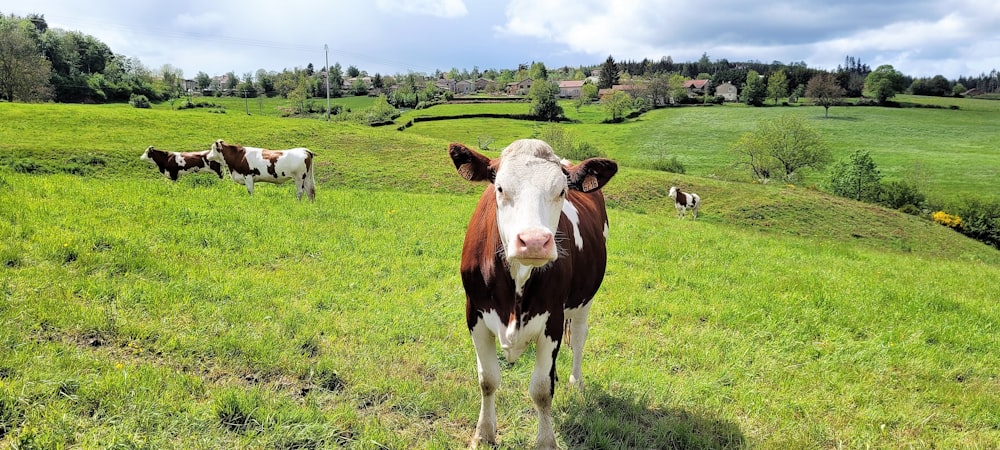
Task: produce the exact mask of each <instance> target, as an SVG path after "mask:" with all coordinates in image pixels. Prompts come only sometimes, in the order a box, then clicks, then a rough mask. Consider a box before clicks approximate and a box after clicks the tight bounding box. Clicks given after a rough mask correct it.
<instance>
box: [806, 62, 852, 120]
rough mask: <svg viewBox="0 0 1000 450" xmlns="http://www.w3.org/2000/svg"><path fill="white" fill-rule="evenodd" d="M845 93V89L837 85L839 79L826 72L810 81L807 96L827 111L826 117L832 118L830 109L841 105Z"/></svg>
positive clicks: (807, 85) (807, 86)
mask: <svg viewBox="0 0 1000 450" xmlns="http://www.w3.org/2000/svg"><path fill="white" fill-rule="evenodd" d="M844 92H845V91H844V88H842V87H840V85H839V84H837V78H836V77H835V76H834V75H833V74H832V73H825V72H824V73H820V74H817V75H816V76H814V77H812V78H810V79H809V83H807V84H806V92H805V94H806V97H809V98H811V99H813V103H816V104H817V105H820V106H822V107H823V108H824V109H825V113H824V117H830V107H831V106H833V105H836V104H838V103H840V99H841V98H843V97H844Z"/></svg>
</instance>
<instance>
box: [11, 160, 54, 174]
mask: <svg viewBox="0 0 1000 450" xmlns="http://www.w3.org/2000/svg"><path fill="white" fill-rule="evenodd" d="M11 169H14V172H17V173H37V174H42V173H48V172H49V170H48V169H47V168H46V167H45V166H43V165H41V164H39V163H38V162H36V161H35V160H33V159H30V158H29V159H18V160H15V161H14V162H13V163H11Z"/></svg>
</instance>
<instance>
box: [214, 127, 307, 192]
mask: <svg viewBox="0 0 1000 450" xmlns="http://www.w3.org/2000/svg"><path fill="white" fill-rule="evenodd" d="M313 156H314V155H313V152H311V151H309V149H307V148H302V147H299V148H292V149H288V150H268V149H264V148H256V147H244V146H242V145H233V144H227V143H226V142H225V141H223V140H222V139H219V140H217V141H215V143H213V144H212V149H211V150H209V151H208V156H207V157H208V159H209V160H212V161H218V162H220V163H225V164H226V166H228V167H229V175H230V176H231V177H232V178H233V181H234V182H237V183H241V184H243V185H245V186H246V187H247V192H249V193H250V195H253V184H254V182H257V181H261V182H264V183H273V184H281V183H284V182H286V181H288V180H295V186H296V188H297V191H296V192H297V196H298V199H299V200H300V201H301V200H302V193H303V192H306V193H307V194H308V195H309V200H315V199H316V179H315V176H314V173H313Z"/></svg>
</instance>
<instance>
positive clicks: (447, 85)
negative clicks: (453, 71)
mask: <svg viewBox="0 0 1000 450" xmlns="http://www.w3.org/2000/svg"><path fill="white" fill-rule="evenodd" d="M455 84H456V82H455V80H449V79H447V78H439V79H438V80H437V81H435V82H434V87H436V88H438V89H439V90H442V91H450V92H455Z"/></svg>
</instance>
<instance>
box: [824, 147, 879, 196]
mask: <svg viewBox="0 0 1000 450" xmlns="http://www.w3.org/2000/svg"><path fill="white" fill-rule="evenodd" d="M881 182H882V174H881V173H880V172H879V170H878V166H876V165H875V161H873V160H872V157H871V155H869V154H868V151H867V150H857V151H855V152H854V153H853V154H851V156H850V157H849V158H848V159H847V160H842V161H839V162H837V163H836V164H834V166H833V168H832V170H831V171H830V180H829V181H828V183H827V187H828V188H829V189H830V192H832V193H833V194H835V195H839V196H841V197H847V198H853V199H855V200H858V201H866V202H877V201H878V200H879V194H880V192H881V190H882V184H881Z"/></svg>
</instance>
